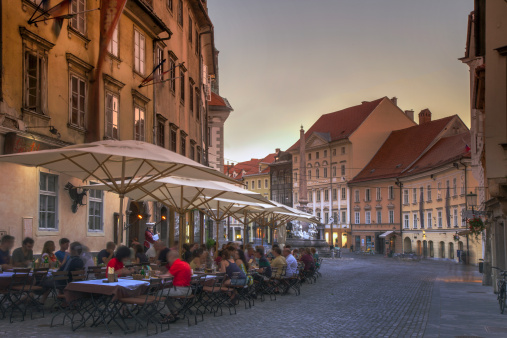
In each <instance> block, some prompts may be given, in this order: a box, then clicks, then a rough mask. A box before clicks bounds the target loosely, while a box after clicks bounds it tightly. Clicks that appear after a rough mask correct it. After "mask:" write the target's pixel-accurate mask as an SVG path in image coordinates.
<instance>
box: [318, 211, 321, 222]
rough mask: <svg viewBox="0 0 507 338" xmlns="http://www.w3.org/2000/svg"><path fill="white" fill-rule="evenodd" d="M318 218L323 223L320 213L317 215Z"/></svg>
mask: <svg viewBox="0 0 507 338" xmlns="http://www.w3.org/2000/svg"><path fill="white" fill-rule="evenodd" d="M317 218H318V219H319V220H320V221H321V222H322V218H320V212H318V213H317Z"/></svg>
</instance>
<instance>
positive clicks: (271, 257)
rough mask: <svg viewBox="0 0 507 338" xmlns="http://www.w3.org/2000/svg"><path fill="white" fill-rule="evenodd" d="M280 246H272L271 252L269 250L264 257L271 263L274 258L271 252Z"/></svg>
mask: <svg viewBox="0 0 507 338" xmlns="http://www.w3.org/2000/svg"><path fill="white" fill-rule="evenodd" d="M279 247H280V246H279V245H278V244H273V246H272V247H271V250H269V252H268V254H267V255H266V257H267V259H268V260H269V261H270V262H271V261H272V260H273V258H275V256H274V255H273V250H274V249H275V248H279Z"/></svg>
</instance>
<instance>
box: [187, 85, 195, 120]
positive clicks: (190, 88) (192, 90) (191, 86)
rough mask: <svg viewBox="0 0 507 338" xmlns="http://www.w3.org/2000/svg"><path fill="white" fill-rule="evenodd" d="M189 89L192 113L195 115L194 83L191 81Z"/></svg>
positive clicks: (189, 102)
mask: <svg viewBox="0 0 507 338" xmlns="http://www.w3.org/2000/svg"><path fill="white" fill-rule="evenodd" d="M189 83H190V87H189V90H188V104H189V105H190V114H192V115H194V85H193V84H192V82H190V81H189Z"/></svg>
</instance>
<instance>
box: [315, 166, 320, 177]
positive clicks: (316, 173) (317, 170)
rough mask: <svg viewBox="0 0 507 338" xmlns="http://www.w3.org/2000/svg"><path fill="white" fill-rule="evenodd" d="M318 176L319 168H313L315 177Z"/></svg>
mask: <svg viewBox="0 0 507 338" xmlns="http://www.w3.org/2000/svg"><path fill="white" fill-rule="evenodd" d="M319 177H320V172H319V168H317V169H315V178H319Z"/></svg>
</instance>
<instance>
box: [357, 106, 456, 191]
mask: <svg viewBox="0 0 507 338" xmlns="http://www.w3.org/2000/svg"><path fill="white" fill-rule="evenodd" d="M455 117H456V115H453V116H449V117H445V118H443V119H439V120H435V121H431V122H427V123H424V124H421V125H417V126H413V127H410V128H406V129H401V130H395V131H393V132H391V134H390V135H389V137H388V138H387V140H386V141H385V142H384V144H383V145H382V147H380V149H379V150H378V151H377V153H376V154H375V156H374V157H373V158H372V159H371V161H370V163H368V164H367V165H366V167H365V168H364V169H363V170H362V171H361V172H360V173H359V174H358V175H357V176H356V177H354V179H353V180H352V181H350V183H356V182H362V181H369V180H375V179H382V178H392V177H397V176H400V175H401V174H403V172H404V171H405V170H406V169H408V168H409V166H410V165H411V164H412V163H413V162H414V161H415V160H417V158H418V157H419V156H421V155H422V154H423V152H424V150H425V149H427V148H428V146H429V145H430V144H431V143H432V142H433V141H434V140H435V138H436V137H437V136H438V134H440V133H441V132H442V131H443V130H444V128H445V127H446V126H447V125H448V124H449V123H450V122H451V121H452V120H453V119H454V118H455ZM463 148H464V145H463Z"/></svg>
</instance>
